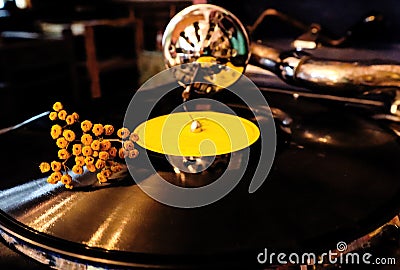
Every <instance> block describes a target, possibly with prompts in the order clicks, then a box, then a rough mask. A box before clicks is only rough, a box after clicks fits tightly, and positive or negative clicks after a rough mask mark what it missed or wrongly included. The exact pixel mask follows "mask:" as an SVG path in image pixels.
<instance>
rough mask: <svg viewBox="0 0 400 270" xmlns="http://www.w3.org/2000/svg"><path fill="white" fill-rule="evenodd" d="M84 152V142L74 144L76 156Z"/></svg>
mask: <svg viewBox="0 0 400 270" xmlns="http://www.w3.org/2000/svg"><path fill="white" fill-rule="evenodd" d="M81 153H82V144H80V143H76V144H74V145H73V146H72V154H73V155H74V156H79V155H80V154H81Z"/></svg>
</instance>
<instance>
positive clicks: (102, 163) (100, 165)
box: [94, 159, 106, 169]
mask: <svg viewBox="0 0 400 270" xmlns="http://www.w3.org/2000/svg"><path fill="white" fill-rule="evenodd" d="M94 165H95V166H96V168H97V169H103V168H104V167H105V166H106V162H105V161H104V160H101V159H98V160H97V161H96V164H94Z"/></svg>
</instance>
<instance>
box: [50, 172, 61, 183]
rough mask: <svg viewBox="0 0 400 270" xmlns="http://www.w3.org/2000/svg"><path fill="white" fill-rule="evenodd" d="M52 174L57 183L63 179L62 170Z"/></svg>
mask: <svg viewBox="0 0 400 270" xmlns="http://www.w3.org/2000/svg"><path fill="white" fill-rule="evenodd" d="M50 176H51V178H52V179H53V181H54V183H57V182H58V181H60V180H61V176H62V173H61V172H53V173H52V174H51V175H50Z"/></svg>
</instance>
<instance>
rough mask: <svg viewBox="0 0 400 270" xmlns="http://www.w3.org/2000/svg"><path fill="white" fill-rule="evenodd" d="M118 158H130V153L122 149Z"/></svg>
mask: <svg viewBox="0 0 400 270" xmlns="http://www.w3.org/2000/svg"><path fill="white" fill-rule="evenodd" d="M118 156H119V157H120V158H126V157H127V156H128V151H126V150H125V149H124V148H120V149H119V150H118Z"/></svg>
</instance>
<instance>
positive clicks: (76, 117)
mask: <svg viewBox="0 0 400 270" xmlns="http://www.w3.org/2000/svg"><path fill="white" fill-rule="evenodd" d="M72 116H73V117H74V119H75V121H78V120H79V114H77V113H76V112H74V113H72Z"/></svg>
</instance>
